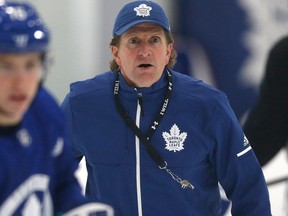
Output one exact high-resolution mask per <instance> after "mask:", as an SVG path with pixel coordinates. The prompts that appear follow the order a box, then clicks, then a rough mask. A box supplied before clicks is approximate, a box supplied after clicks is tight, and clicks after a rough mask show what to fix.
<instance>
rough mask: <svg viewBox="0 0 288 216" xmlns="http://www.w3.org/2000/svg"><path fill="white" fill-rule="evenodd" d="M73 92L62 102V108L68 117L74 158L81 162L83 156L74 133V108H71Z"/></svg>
mask: <svg viewBox="0 0 288 216" xmlns="http://www.w3.org/2000/svg"><path fill="white" fill-rule="evenodd" d="M70 95H71V92H70V93H69V94H67V96H66V97H65V99H64V101H63V102H62V104H61V106H60V108H61V109H62V111H63V112H64V115H65V117H66V122H67V128H68V136H69V138H70V140H71V147H72V156H73V157H74V158H75V159H76V160H77V161H78V162H80V161H81V159H82V157H83V154H82V153H81V151H80V150H79V149H78V147H77V146H78V145H77V143H76V138H75V134H76V133H75V131H74V127H73V125H74V121H73V112H72V107H71V99H70Z"/></svg>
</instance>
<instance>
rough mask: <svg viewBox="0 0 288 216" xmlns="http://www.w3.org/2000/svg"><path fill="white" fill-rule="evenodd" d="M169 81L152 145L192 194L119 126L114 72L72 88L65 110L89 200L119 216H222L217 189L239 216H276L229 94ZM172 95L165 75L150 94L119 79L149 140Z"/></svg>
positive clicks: (181, 79)
mask: <svg viewBox="0 0 288 216" xmlns="http://www.w3.org/2000/svg"><path fill="white" fill-rule="evenodd" d="M171 73H172V80H173V93H172V96H171V100H170V103H169V105H168V109H167V111H166V113H165V115H164V116H163V119H162V120H161V122H160V124H159V126H158V128H157V129H156V131H155V133H154V134H153V136H152V138H151V140H150V141H151V144H152V145H153V146H154V148H155V149H156V150H157V151H158V152H159V154H160V155H161V156H162V157H163V158H164V160H165V161H167V163H168V168H169V169H170V170H171V171H172V172H174V173H175V174H176V175H177V176H178V177H179V178H181V179H186V180H188V181H189V182H190V183H191V184H192V185H193V186H194V187H195V188H194V190H192V189H190V188H186V189H183V188H181V185H180V184H179V183H178V182H177V181H175V180H174V179H173V178H172V177H171V175H169V174H168V173H167V172H166V171H165V170H161V169H159V168H158V166H157V165H156V163H155V162H154V161H153V159H151V157H150V155H149V154H148V153H147V150H146V149H145V146H144V145H143V144H142V143H139V139H138V138H137V137H136V135H135V134H134V133H133V131H132V130H131V129H130V128H129V126H128V125H127V124H126V123H125V121H124V120H123V119H122V118H121V116H120V114H119V113H118V112H117V108H116V105H115V103H114V96H113V87H114V81H115V77H116V76H115V73H114V72H111V71H110V72H106V73H103V74H101V75H97V76H96V77H94V78H92V79H89V80H86V81H80V82H76V83H74V84H72V85H71V91H70V93H69V94H68V95H67V96H66V98H65V100H64V102H63V104H62V109H63V110H64V112H65V113H66V116H67V118H68V124H69V127H70V130H71V136H72V140H73V141H72V144H73V149H74V151H73V152H74V156H75V158H77V159H79V160H80V159H81V158H82V157H83V156H85V158H86V166H87V171H88V180H87V185H86V195H87V196H88V197H92V198H94V199H95V200H103V201H105V202H108V203H109V204H111V205H112V206H113V207H114V208H115V213H116V214H115V215H116V216H137V215H138V216H142V215H144V216H175V215H177V216H210V215H211V216H218V215H220V211H221V199H220V194H219V187H218V186H219V185H218V182H219V183H220V184H221V185H222V187H223V188H224V190H225V192H226V195H227V197H228V198H229V199H230V200H231V201H232V214H233V215H237V216H259V215H261V216H268V215H271V212H270V202H269V195H268V190H267V187H266V184H265V180H264V176H263V173H262V170H261V168H260V166H259V163H258V161H257V159H256V157H255V155H254V153H253V150H252V149H251V147H250V145H249V142H248V141H247V139H246V138H245V136H244V134H243V132H242V130H241V127H240V126H239V124H238V122H237V119H236V117H235V116H234V113H233V111H232V110H231V107H230V105H229V102H228V100H227V98H226V96H225V94H224V93H223V92H221V91H219V90H216V89H214V88H213V87H211V86H209V85H207V84H205V83H203V82H202V81H199V80H196V79H194V78H191V77H189V76H186V75H183V74H180V73H177V72H174V71H171ZM166 91H167V75H166V73H163V75H162V77H161V79H160V80H159V81H157V82H156V83H155V84H153V85H152V86H151V87H149V88H138V89H135V88H132V87H129V86H128V85H127V84H126V83H125V81H124V78H123V76H122V75H120V93H119V98H120V101H121V103H122V105H123V106H124V108H125V110H126V111H127V113H128V114H129V116H130V117H131V118H132V119H133V120H134V121H135V123H136V125H138V127H139V128H140V129H141V131H142V132H143V133H146V132H147V131H148V129H149V128H150V126H151V124H152V123H153V121H154V120H155V118H156V116H157V115H158V113H159V112H160V110H161V107H162V105H163V100H164V98H165V94H166ZM139 93H140V94H139ZM139 95H141V97H142V101H143V103H142V105H141V106H140V105H139V103H138V100H139V99H138V97H139ZM141 109H142V110H141Z"/></svg>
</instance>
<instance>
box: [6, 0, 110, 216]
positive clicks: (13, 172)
mask: <svg viewBox="0 0 288 216" xmlns="http://www.w3.org/2000/svg"><path fill="white" fill-rule="evenodd" d="M49 40H50V32H49V30H48V29H47V27H46V25H45V24H44V23H43V20H42V19H41V18H40V17H39V16H38V14H37V12H36V10H35V9H34V8H33V7H32V6H31V5H30V4H28V3H19V2H9V3H8V2H7V3H3V1H1V2H0V158H1V165H0V188H1V190H0V216H16V215H21V216H53V215H60V214H61V215H62V213H64V212H66V213H67V216H69V215H72V214H73V215H75V214H76V213H77V215H78V214H80V213H81V215H88V213H89V212H95V211H100V210H101V211H103V210H107V211H109V213H111V211H112V213H113V209H112V208H111V207H109V206H107V205H105V204H102V203H89V202H88V201H87V199H86V198H85V197H84V196H83V195H82V193H81V188H80V185H79V184H78V181H77V179H76V178H75V176H74V172H75V170H76V168H77V163H75V161H74V160H73V158H72V155H71V149H69V148H68V146H67V142H68V139H67V131H66V124H65V120H64V119H65V118H64V115H63V113H62V111H61V110H60V108H59V107H58V105H57V103H56V102H55V100H54V99H53V98H52V96H51V95H50V94H49V93H48V92H47V91H46V90H45V89H44V88H43V87H42V85H41V81H42V80H43V78H44V77H45V68H46V66H47V64H46V63H47V52H48V46H49ZM112 213H111V214H112ZM111 214H110V215H111Z"/></svg>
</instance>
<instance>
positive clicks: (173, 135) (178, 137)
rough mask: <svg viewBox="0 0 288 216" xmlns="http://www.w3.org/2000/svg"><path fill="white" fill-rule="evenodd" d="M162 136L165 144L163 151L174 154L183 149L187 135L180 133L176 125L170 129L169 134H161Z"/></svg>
mask: <svg viewBox="0 0 288 216" xmlns="http://www.w3.org/2000/svg"><path fill="white" fill-rule="evenodd" d="M162 136H163V138H164V140H165V142H166V147H165V149H167V150H168V151H174V152H176V151H181V150H183V149H184V141H185V139H186V137H187V133H186V132H182V133H180V129H179V127H178V126H177V125H176V124H174V125H173V126H172V127H171V129H170V134H169V133H168V132H163V133H162Z"/></svg>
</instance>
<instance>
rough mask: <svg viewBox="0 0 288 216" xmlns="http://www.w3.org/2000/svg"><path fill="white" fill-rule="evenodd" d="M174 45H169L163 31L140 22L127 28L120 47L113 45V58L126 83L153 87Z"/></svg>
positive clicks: (156, 26)
mask: <svg viewBox="0 0 288 216" xmlns="http://www.w3.org/2000/svg"><path fill="white" fill-rule="evenodd" d="M172 49H173V44H167V40H166V37H165V33H164V30H163V29H162V28H161V27H160V26H158V25H155V24H152V23H141V24H139V25H136V26H134V27H132V28H130V29H129V30H127V31H126V32H125V33H124V34H123V35H122V36H121V39H120V45H119V47H118V48H117V47H114V46H113V47H111V50H112V54H113V57H114V59H115V61H116V62H117V64H118V65H119V67H120V69H121V73H122V74H123V76H124V77H125V80H126V82H127V83H128V84H129V85H130V86H133V87H150V86H151V85H152V84H153V83H155V82H156V81H158V80H159V79H160V77H161V75H162V73H163V70H164V68H165V66H166V65H167V64H168V62H169V59H170V55H171V51H172Z"/></svg>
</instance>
